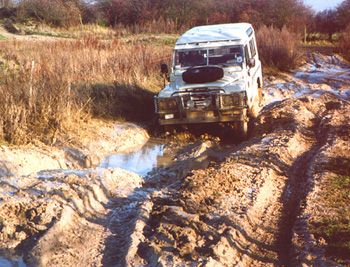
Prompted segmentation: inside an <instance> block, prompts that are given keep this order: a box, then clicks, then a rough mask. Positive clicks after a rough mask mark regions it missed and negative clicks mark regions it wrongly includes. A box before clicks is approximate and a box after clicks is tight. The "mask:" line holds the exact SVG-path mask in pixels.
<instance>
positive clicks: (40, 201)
mask: <svg viewBox="0 0 350 267" xmlns="http://www.w3.org/2000/svg"><path fill="white" fill-rule="evenodd" d="M349 81H350V72H349V68H348V67H347V66H346V65H345V63H343V62H342V61H341V59H339V58H338V57H334V56H333V57H325V56H322V55H319V54H314V55H313V56H312V57H311V58H310V61H309V63H307V64H306V65H304V66H303V67H302V68H301V69H300V70H298V72H296V73H294V74H290V75H285V76H281V77H267V79H266V81H265V86H264V88H265V106H264V108H263V109H262V110H261V112H260V115H259V117H258V118H257V119H256V121H255V122H254V128H253V133H252V136H251V137H250V138H249V140H247V141H246V142H243V143H235V142H233V143H231V144H230V145H224V144H222V143H221V142H220V141H219V140H218V138H216V137H213V136H208V135H205V136H202V137H194V136H192V135H191V133H188V132H182V133H178V134H174V135H172V136H168V137H166V139H165V140H163V141H162V142H165V146H164V147H163V146H162V151H161V153H159V154H157V155H158V156H157V157H156V158H162V159H164V157H165V158H167V159H166V160H164V162H163V163H164V164H162V166H158V167H157V168H154V169H153V170H152V171H151V172H148V171H147V172H148V174H147V175H145V176H143V175H139V174H137V173H136V172H137V171H126V170H123V169H120V168H110V169H106V168H102V167H101V166H100V167H101V168H95V169H80V170H70V169H69V168H65V170H62V169H60V168H58V170H48V171H39V172H36V173H34V174H30V175H11V173H7V175H2V176H1V177H0V249H2V251H3V255H4V257H3V258H0V265H1V264H3V265H4V266H11V265H10V264H11V263H19V264H20V266H21V264H23V266H25V265H28V266H337V265H345V266H346V265H349V264H350V261H349V260H350V258H349V255H350V254H348V252H349V250H347V247H346V246H344V244H346V242H350V239H349V236H346V235H349V231H347V232H346V231H345V232H344V231H343V232H341V231H340V234H341V233H343V234H342V235H343V240H342V246H341V248H338V250H337V249H334V247H335V248H336V247H337V246H335V245H339V244H337V243H336V241H335V240H333V239H332V238H333V237H330V236H327V235H326V234H323V232H322V231H320V229H321V228H322V227H323V228H322V229H325V228H324V227H326V226H327V225H336V223H337V222H338V221H339V222H341V223H342V224H345V225H348V224H349V221H350V213H349V208H348V203H349V202H347V200H349V196H348V195H346V193H345V195H344V191H342V190H343V187H337V186H335V187H332V186H333V184H334V183H333V182H332V181H337V182H338V181H339V180H342V179H347V178H346V177H349V176H350V124H349V121H350V102H349V97H350V85H349ZM123 142H124V141H123ZM157 153H158V152H157ZM147 155H148V154H147ZM137 157H138V158H140V159H141V162H146V158H147V157H144V158H143V157H142V156H141V155H138V156H137ZM169 158H171V160H169ZM114 160H115V159H114ZM115 161H117V160H115ZM129 165H130V164H129ZM129 165H128V166H129ZM74 166H75V165H74ZM122 166H123V165H122ZM107 167H108V166H107ZM114 167H115V166H114ZM53 169H54V167H53ZM130 170H132V169H130ZM147 172H146V173H147ZM19 173H21V172H19ZM22 173H23V172H22ZM142 174H144V173H142ZM334 179H336V180H334ZM346 186H350V184H349V185H346V184H345V186H344V187H346ZM345 192H348V191H345ZM329 218H332V219H333V220H332V221H329ZM327 223H328V224H327ZM320 227H321V228H320ZM332 229H333V228H332ZM345 230H346V229H345ZM324 231H325V232H327V231H326V230H324ZM347 238H348V239H347ZM18 255H19V256H22V258H18ZM5 264H7V265H5Z"/></svg>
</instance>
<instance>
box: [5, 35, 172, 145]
mask: <svg viewBox="0 0 350 267" xmlns="http://www.w3.org/2000/svg"><path fill="white" fill-rule="evenodd" d="M170 51H171V48H170V47H164V46H163V47H160V46H153V45H147V44H137V43H132V44H127V43H125V42H122V41H120V40H117V39H113V40H111V41H101V40H99V39H96V38H92V37H87V38H84V39H81V40H51V41H29V40H23V41H14V40H12V41H10V40H8V41H3V42H2V44H1V46H0V91H1V94H0V101H1V103H2V105H1V106H0V113H1V114H2V115H1V117H0V140H2V141H6V142H9V143H15V144H23V143H28V142H30V141H31V140H32V139H39V140H42V141H45V142H47V143H50V142H52V140H53V139H54V137H55V134H56V133H57V132H59V131H66V130H69V128H71V127H79V121H80V120H82V119H86V118H89V116H91V115H97V116H105V117H115V116H123V114H122V113H121V112H123V111H124V112H128V113H135V114H136V113H137V112H145V110H144V109H143V108H142V107H140V105H142V100H143V97H145V96H147V97H148V102H149V101H150V99H151V98H152V93H151V92H154V91H156V90H159V88H160V87H161V79H159V75H158V74H159V69H158V68H159V61H161V60H162V59H164V58H168V57H169V55H170ZM107 84H108V85H107ZM126 88H127V89H126ZM108 92H109V93H108ZM110 92H112V93H110ZM120 95H122V96H121V97H119V96H120ZM126 95H128V96H129V97H125V96H126ZM111 97H113V98H111ZM118 97H119V98H118ZM101 99H103V101H101ZM128 99H131V100H130V101H131V102H132V99H137V101H136V103H137V104H138V106H133V107H132V108H130V105H129V103H128ZM131 102H130V104H132V103H131ZM134 102H135V101H134ZM116 104H118V105H120V106H123V107H129V108H122V107H118V108H116V107H114V105H116ZM134 104H135V103H134ZM111 107H113V109H111ZM146 110H148V109H146ZM118 112H120V114H117V113H118ZM127 115H130V114H127ZM131 117H132V116H131Z"/></svg>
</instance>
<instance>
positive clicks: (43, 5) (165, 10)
mask: <svg viewBox="0 0 350 267" xmlns="http://www.w3.org/2000/svg"><path fill="white" fill-rule="evenodd" d="M0 1H1V2H0V4H2V5H3V6H4V7H6V8H8V9H11V8H12V9H15V11H16V12H15V17H16V19H18V20H29V19H32V20H38V21H41V22H45V23H48V24H51V25H53V26H58V27H69V26H74V25H78V24H82V23H99V24H103V25H106V26H111V27H116V26H118V25H124V26H135V25H138V26H142V25H149V24H152V23H153V24H155V25H157V24H158V25H161V24H167V23H168V24H171V25H172V26H173V27H172V30H175V31H176V30H180V29H182V28H188V27H190V26H194V25H202V24H215V23H227V22H240V21H247V22H251V23H252V24H254V25H255V26H256V27H259V26H261V25H267V26H274V27H276V28H279V29H281V28H282V27H283V26H287V27H288V28H289V29H290V30H292V31H295V32H304V31H305V30H307V31H308V32H320V33H326V34H329V35H332V34H333V33H335V32H339V31H343V30H344V29H345V28H346V27H347V26H348V25H349V24H350V0H344V1H343V2H342V3H341V4H340V5H339V6H337V7H336V8H334V9H329V10H325V11H322V12H318V13H316V12H315V11H313V10H312V9H311V7H309V6H307V5H306V4H305V3H304V2H303V1H302V0H191V1H189V0H12V1H11V0H0Z"/></svg>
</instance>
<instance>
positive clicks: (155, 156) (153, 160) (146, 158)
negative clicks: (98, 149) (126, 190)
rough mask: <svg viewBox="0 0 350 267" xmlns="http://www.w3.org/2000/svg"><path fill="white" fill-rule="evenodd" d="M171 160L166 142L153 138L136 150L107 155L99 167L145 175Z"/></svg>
mask: <svg viewBox="0 0 350 267" xmlns="http://www.w3.org/2000/svg"><path fill="white" fill-rule="evenodd" d="M170 162H171V156H170V155H168V153H165V145H164V143H161V142H160V141H154V140H151V141H149V142H148V143H147V144H146V145H144V146H143V147H142V148H141V149H140V150H137V151H135V152H132V153H127V154H113V155H110V156H108V157H106V158H105V159H104V160H102V162H101V164H100V166H99V168H112V169H113V168H121V169H124V170H127V171H130V172H133V173H136V174H138V175H140V176H142V177H144V176H146V175H147V174H148V173H149V172H151V171H152V170H153V169H154V168H159V167H165V166H167V165H168V164H169V163H170Z"/></svg>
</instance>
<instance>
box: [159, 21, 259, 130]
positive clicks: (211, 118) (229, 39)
mask: <svg viewBox="0 0 350 267" xmlns="http://www.w3.org/2000/svg"><path fill="white" fill-rule="evenodd" d="M161 71H162V74H163V75H168V67H167V65H165V64H162V66H161ZM168 78H169V81H170V83H169V84H168V85H166V86H165V88H164V89H163V90H162V91H160V92H159V94H158V95H157V96H156V97H155V111H156V113H157V115H158V118H159V123H160V124H161V125H175V124H194V123H215V122H224V123H226V122H229V123H232V122H233V123H234V124H235V125H236V128H237V129H238V130H239V133H240V134H241V135H242V137H246V135H247V133H248V121H249V117H251V116H252V115H253V114H254V112H255V111H254V109H255V108H256V107H257V105H258V104H259V102H260V99H261V95H262V94H261V88H262V81H263V80H262V71H261V62H260V60H259V56H258V51H257V46H256V41H255V33H254V29H253V27H252V25H250V24H248V23H235V24H220V25H209V26H199V27H195V28H192V29H190V30H189V31H187V32H186V33H184V34H183V35H182V36H181V37H180V38H179V39H178V40H177V42H176V45H175V50H174V55H173V66H172V69H171V73H170V77H168Z"/></svg>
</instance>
